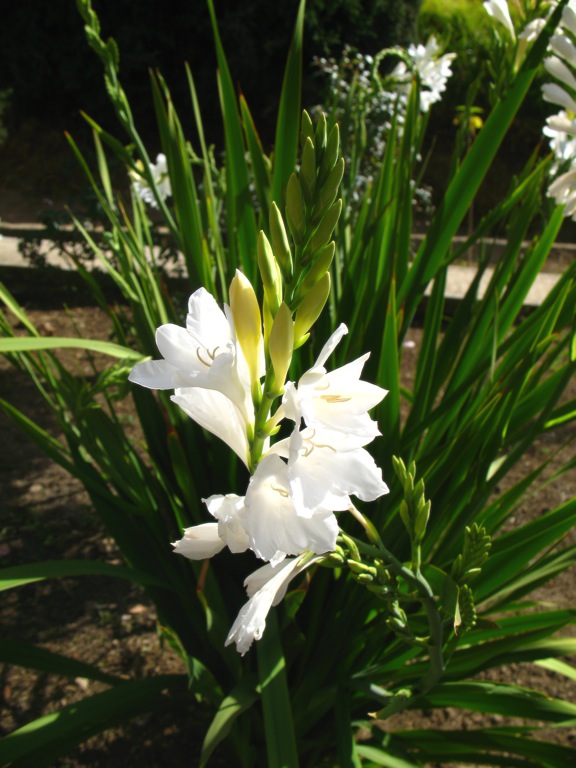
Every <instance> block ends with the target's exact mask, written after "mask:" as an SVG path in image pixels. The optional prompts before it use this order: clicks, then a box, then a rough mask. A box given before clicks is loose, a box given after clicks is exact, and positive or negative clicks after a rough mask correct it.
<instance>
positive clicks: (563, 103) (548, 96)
mask: <svg viewBox="0 0 576 768" xmlns="http://www.w3.org/2000/svg"><path fill="white" fill-rule="evenodd" d="M542 98H543V99H544V101H549V102H550V103H551V104H558V105H559V106H560V107H564V108H565V109H568V110H570V112H576V101H574V99H573V98H572V97H571V96H570V94H569V93H568V92H567V91H565V90H564V88H561V87H560V86H559V85H557V84H556V83H545V84H544V85H543V86H542Z"/></svg>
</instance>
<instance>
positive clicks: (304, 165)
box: [300, 138, 316, 206]
mask: <svg viewBox="0 0 576 768" xmlns="http://www.w3.org/2000/svg"><path fill="white" fill-rule="evenodd" d="M300 184H301V185H302V192H303V193H304V200H305V201H306V205H308V206H311V205H312V202H313V200H314V193H315V192H316V152H315V150H314V142H313V141H312V139H310V138H308V139H306V144H304V148H303V150H302V162H301V163H300Z"/></svg>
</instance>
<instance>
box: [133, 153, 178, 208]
mask: <svg viewBox="0 0 576 768" xmlns="http://www.w3.org/2000/svg"><path fill="white" fill-rule="evenodd" d="M150 172H151V174H152V177H153V179H154V183H155V185H156V189H157V190H158V194H159V195H160V198H161V199H162V200H166V198H167V197H170V195H171V194H172V186H171V185H170V176H169V175H168V164H167V162H166V155H163V154H162V153H160V154H159V155H157V156H156V162H155V163H150ZM130 176H131V178H132V185H133V187H134V191H135V192H136V194H137V195H138V197H139V198H140V199H141V200H143V201H144V202H145V203H148V205H150V206H152V208H158V202H157V200H156V197H155V196H154V192H153V191H152V188H151V186H150V184H149V183H148V180H147V179H146V177H145V176H143V175H141V174H139V173H136V172H135V171H132V172H131V174H130Z"/></svg>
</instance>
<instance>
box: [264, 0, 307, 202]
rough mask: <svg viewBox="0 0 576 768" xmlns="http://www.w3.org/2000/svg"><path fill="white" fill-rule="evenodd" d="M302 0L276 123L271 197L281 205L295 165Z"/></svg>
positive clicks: (298, 116)
mask: <svg viewBox="0 0 576 768" xmlns="http://www.w3.org/2000/svg"><path fill="white" fill-rule="evenodd" d="M305 8H306V0H301V1H300V6H299V8H298V15H297V17H296V25H295V27H294V34H293V37H292V44H291V46H290V51H289V53H288V61H287V62H286V70H285V72H284V81H283V84H282V95H281V97H280V107H279V109H278V121H277V123H276V140H275V143H274V171H273V176H272V200H274V201H275V202H276V204H277V205H278V207H279V208H280V210H282V209H283V205H282V203H283V195H284V190H285V189H286V184H287V183H288V179H289V178H290V174H291V173H292V172H293V171H294V166H295V165H296V154H297V151H298V138H299V135H300V103H301V101H300V99H301V92H302V34H303V29H304V11H305Z"/></svg>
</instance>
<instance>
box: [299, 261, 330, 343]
mask: <svg viewBox="0 0 576 768" xmlns="http://www.w3.org/2000/svg"><path fill="white" fill-rule="evenodd" d="M330 282H331V281H330V273H329V272H325V273H324V277H322V278H321V279H320V280H319V281H318V282H317V283H316V285H315V286H314V288H312V290H311V291H310V292H309V293H308V294H307V295H306V296H305V297H304V300H303V301H302V304H300V306H299V307H298V310H297V312H296V317H295V320H294V338H295V339H296V341H297V342H298V340H299V339H301V338H302V336H304V334H305V333H308V331H309V330H310V328H312V326H313V325H314V323H315V322H316V320H318V318H319V317H320V314H321V312H322V310H323V309H324V306H325V304H326V302H327V301H328V296H330Z"/></svg>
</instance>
